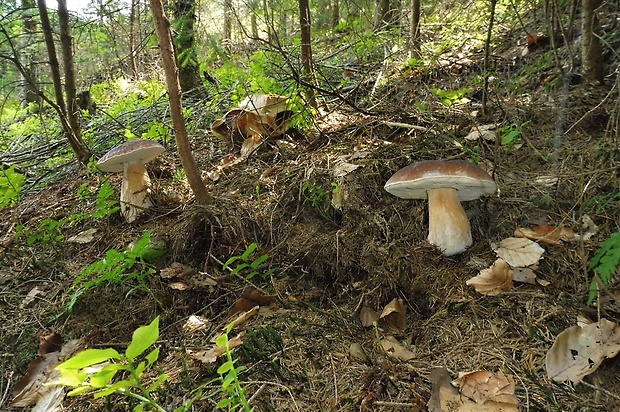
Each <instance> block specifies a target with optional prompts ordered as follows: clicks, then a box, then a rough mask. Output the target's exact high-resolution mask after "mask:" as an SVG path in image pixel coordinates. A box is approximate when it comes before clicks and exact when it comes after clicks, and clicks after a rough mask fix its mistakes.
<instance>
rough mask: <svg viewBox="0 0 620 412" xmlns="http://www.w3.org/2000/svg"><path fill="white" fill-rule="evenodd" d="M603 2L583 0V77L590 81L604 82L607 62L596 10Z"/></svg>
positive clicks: (599, 0)
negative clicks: (604, 56) (604, 57)
mask: <svg viewBox="0 0 620 412" xmlns="http://www.w3.org/2000/svg"><path fill="white" fill-rule="evenodd" d="M600 6H601V0H583V26H582V30H581V60H582V64H583V75H584V77H585V78H586V79H588V80H590V81H602V80H603V77H604V76H605V64H604V63H605V62H604V59H603V49H602V47H601V40H600V38H599V37H600V34H601V33H600V32H601V31H600V23H599V20H598V16H597V14H596V9H597V8H598V7H600Z"/></svg>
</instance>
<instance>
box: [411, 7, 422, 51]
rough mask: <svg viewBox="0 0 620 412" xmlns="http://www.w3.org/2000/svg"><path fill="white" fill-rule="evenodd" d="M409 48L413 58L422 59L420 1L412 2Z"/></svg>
mask: <svg viewBox="0 0 620 412" xmlns="http://www.w3.org/2000/svg"><path fill="white" fill-rule="evenodd" d="M410 33H411V34H410V38H409V47H410V50H411V55H412V57H415V58H420V0H411V32H410Z"/></svg>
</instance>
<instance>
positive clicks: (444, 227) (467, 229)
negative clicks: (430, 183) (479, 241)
mask: <svg viewBox="0 0 620 412" xmlns="http://www.w3.org/2000/svg"><path fill="white" fill-rule="evenodd" d="M428 241H429V243H431V244H433V245H435V246H437V247H438V248H439V250H441V251H442V252H443V254H444V255H445V256H453V255H458V254H459V253H463V252H464V251H465V249H467V248H468V247H469V246H471V244H472V243H473V240H472V237H471V226H470V224H469V218H468V217H467V214H466V213H465V210H464V209H463V206H462V205H461V201H460V200H459V196H458V192H457V191H456V190H455V189H452V188H441V189H433V190H429V191H428Z"/></svg>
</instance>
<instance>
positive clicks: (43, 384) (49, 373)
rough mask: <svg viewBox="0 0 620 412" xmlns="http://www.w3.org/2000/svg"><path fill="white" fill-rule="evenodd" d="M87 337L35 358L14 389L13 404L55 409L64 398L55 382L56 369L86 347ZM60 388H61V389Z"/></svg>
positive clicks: (58, 375) (62, 391) (57, 374)
mask: <svg viewBox="0 0 620 412" xmlns="http://www.w3.org/2000/svg"><path fill="white" fill-rule="evenodd" d="M86 346H87V344H86V339H85V338H82V339H74V340H72V341H69V342H67V343H66V344H65V345H64V346H63V347H62V349H61V350H60V351H56V352H49V353H47V354H45V355H43V356H38V357H37V358H35V359H34V360H33V361H32V362H31V363H30V365H28V371H27V372H26V374H25V375H24V376H23V377H22V378H21V379H20V380H19V381H18V382H17V384H16V385H15V388H14V389H13V392H12V395H13V400H12V401H11V406H16V407H26V406H32V405H36V406H35V408H34V409H33V410H42V411H44V410H53V409H54V408H55V407H57V406H58V405H60V402H61V401H62V399H63V398H64V396H65V394H64V390H63V389H62V387H59V386H58V385H55V384H54V381H57V380H58V379H59V378H60V372H59V371H57V370H56V369H54V368H55V367H56V366H57V365H58V364H60V363H62V362H64V361H65V360H67V359H69V358H70V357H71V356H73V355H74V354H76V353H77V352H79V351H81V350H83V349H86ZM59 389H60V390H59Z"/></svg>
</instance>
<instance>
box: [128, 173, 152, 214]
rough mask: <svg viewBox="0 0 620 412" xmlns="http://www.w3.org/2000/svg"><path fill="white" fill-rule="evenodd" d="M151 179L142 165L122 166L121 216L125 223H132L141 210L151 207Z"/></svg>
mask: <svg viewBox="0 0 620 412" xmlns="http://www.w3.org/2000/svg"><path fill="white" fill-rule="evenodd" d="M150 183H151V179H150V178H149V174H148V172H147V170H146V167H145V166H144V164H142V163H125V164H124V165H123V183H122V185H121V215H123V216H124V217H125V219H126V220H127V222H130V223H131V222H133V221H134V220H136V219H137V218H138V216H140V214H141V213H142V211H143V210H146V209H150V208H151V207H153V201H152V200H151V198H150V197H149V195H150V194H151V189H149V184H150Z"/></svg>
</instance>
